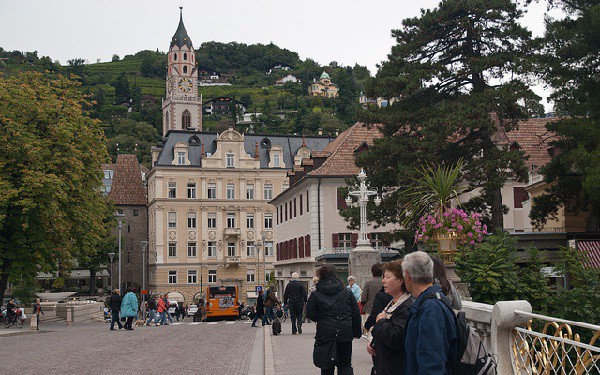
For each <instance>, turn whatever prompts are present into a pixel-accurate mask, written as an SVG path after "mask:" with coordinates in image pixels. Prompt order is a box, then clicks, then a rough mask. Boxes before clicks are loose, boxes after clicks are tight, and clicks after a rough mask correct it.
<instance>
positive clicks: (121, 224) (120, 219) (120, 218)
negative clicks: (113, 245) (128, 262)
mask: <svg viewBox="0 0 600 375" xmlns="http://www.w3.org/2000/svg"><path fill="white" fill-rule="evenodd" d="M115 216H116V217H117V221H118V222H119V290H121V232H122V231H123V218H124V217H125V215H123V214H122V213H121V212H118V211H117V213H116V214H115Z"/></svg>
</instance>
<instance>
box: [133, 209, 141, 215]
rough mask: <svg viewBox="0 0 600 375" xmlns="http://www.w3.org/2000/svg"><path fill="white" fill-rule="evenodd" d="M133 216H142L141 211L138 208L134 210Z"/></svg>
mask: <svg viewBox="0 0 600 375" xmlns="http://www.w3.org/2000/svg"><path fill="white" fill-rule="evenodd" d="M133 216H140V210H138V209H137V208H134V209H133Z"/></svg>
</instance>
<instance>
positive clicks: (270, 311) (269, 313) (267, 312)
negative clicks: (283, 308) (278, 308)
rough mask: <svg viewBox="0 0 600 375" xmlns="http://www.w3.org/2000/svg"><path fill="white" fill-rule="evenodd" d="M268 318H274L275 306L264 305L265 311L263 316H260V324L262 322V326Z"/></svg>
mask: <svg viewBox="0 0 600 375" xmlns="http://www.w3.org/2000/svg"><path fill="white" fill-rule="evenodd" d="M269 319H270V320H271V321H273V320H275V308H274V307H266V306H265V313H264V315H263V318H262V324H263V326H264V325H265V324H267V323H268V322H269Z"/></svg>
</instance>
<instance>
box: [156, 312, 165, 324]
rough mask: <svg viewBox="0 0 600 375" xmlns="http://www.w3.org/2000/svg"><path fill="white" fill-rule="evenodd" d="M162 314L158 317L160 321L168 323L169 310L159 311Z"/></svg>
mask: <svg viewBox="0 0 600 375" xmlns="http://www.w3.org/2000/svg"><path fill="white" fill-rule="evenodd" d="M158 314H159V315H160V318H158V320H159V323H160V324H161V325H162V324H166V323H167V312H166V311H163V312H159V313H158Z"/></svg>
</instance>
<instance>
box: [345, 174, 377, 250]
mask: <svg viewBox="0 0 600 375" xmlns="http://www.w3.org/2000/svg"><path fill="white" fill-rule="evenodd" d="M356 177H357V178H358V181H359V183H360V185H359V186H355V187H354V189H352V188H350V189H348V196H347V197H346V200H345V202H346V204H347V205H348V206H350V205H351V204H352V197H357V199H358V206H359V207H360V234H359V239H358V241H357V243H356V244H357V245H369V244H370V242H369V239H368V238H367V202H368V201H369V197H370V196H372V195H375V196H376V197H375V199H374V202H375V205H377V206H379V205H380V204H381V197H379V192H378V190H377V189H371V186H370V184H367V174H366V173H365V170H364V169H363V168H361V169H360V173H359V174H358V176H356ZM351 196H352V197H351Z"/></svg>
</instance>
